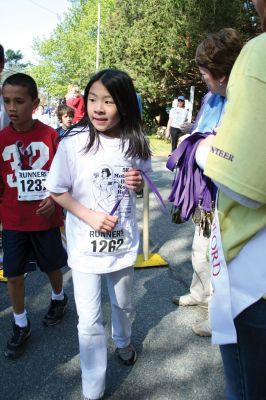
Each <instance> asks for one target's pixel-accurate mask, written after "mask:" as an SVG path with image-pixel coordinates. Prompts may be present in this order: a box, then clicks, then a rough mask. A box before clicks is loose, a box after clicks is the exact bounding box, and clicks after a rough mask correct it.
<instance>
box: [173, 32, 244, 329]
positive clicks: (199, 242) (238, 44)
mask: <svg viewBox="0 0 266 400" xmlns="http://www.w3.org/2000/svg"><path fill="white" fill-rule="evenodd" d="M241 48H242V40H241V37H240V35H239V34H238V32H237V31H235V30H234V29H231V28H225V29H221V30H220V31H219V32H215V33H212V34H209V35H208V36H207V37H206V38H205V39H204V40H203V41H202V43H200V44H199V46H198V47H197V50H196V57H195V60H196V63H197V65H198V67H199V71H200V74H201V76H202V79H203V81H204V82H205V83H206V85H207V87H208V89H209V93H208V94H207V95H206V97H205V99H204V101H203V106H202V110H200V112H199V116H197V117H196V121H195V124H194V126H193V131H192V134H193V133H195V132H201V133H208V134H211V133H214V131H215V130H216V129H217V126H219V124H220V122H221V120H222V116H223V112H224V107H225V104H226V88H227V83H228V79H229V75H230V72H231V69H232V67H233V65H234V62H235V60H236V58H237V57H238V55H239V53H240V51H241ZM185 137H186V136H185ZM181 138H182V137H181ZM185 140H186V139H185ZM194 162H196V161H194ZM213 201H215V199H213ZM203 233H204V232H203V229H201V228H200V227H199V226H195V234H194V238H193V244H192V257H191V261H192V267H193V276H192V282H191V285H190V289H189V293H187V294H185V295H183V296H178V295H175V296H173V298H172V301H173V303H174V304H176V305H179V306H184V307H186V306H199V307H203V308H208V305H209V301H210V296H211V271H210V264H209V262H208V260H207V256H206V255H207V250H208V245H209V238H208V237H205V236H204V234H203ZM192 330H193V332H194V333H195V334H197V335H199V336H211V326H210V321H209V319H206V320H204V321H202V322H199V323H197V324H195V325H193V327H192Z"/></svg>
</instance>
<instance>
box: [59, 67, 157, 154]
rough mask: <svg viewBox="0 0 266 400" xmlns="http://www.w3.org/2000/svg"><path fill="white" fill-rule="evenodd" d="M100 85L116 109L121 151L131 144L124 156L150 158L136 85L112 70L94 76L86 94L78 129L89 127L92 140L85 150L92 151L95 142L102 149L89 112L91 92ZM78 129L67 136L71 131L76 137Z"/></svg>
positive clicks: (126, 75)
mask: <svg viewBox="0 0 266 400" xmlns="http://www.w3.org/2000/svg"><path fill="white" fill-rule="evenodd" d="M97 81H100V82H101V83H102V84H103V85H104V86H105V88H106V89H107V90H108V92H109V93H110V95H111V96H112V98H113V99H114V102H115V105H116V107H117V110H118V113H119V116H120V126H121V132H122V135H121V143H122V150H124V147H125V143H126V141H127V140H128V141H129V146H128V149H127V150H126V153H125V156H127V157H139V158H141V159H147V158H149V157H150V156H151V151H150V148H149V146H148V143H147V140H146V138H145V136H144V133H143V130H142V122H141V114H140V109H139V104H138V99H137V94H136V90H135V88H134V85H133V81H132V79H131V78H130V76H129V75H128V74H127V73H126V72H123V71H120V70H118V69H112V68H110V69H105V70H102V71H99V72H98V73H96V74H95V75H93V76H92V78H91V79H90V81H89V83H88V84H87V86H86V88H85V91H84V102H85V116H84V117H83V118H82V120H81V121H79V122H78V123H77V124H76V125H75V126H84V127H85V126H89V130H90V136H89V141H88V144H87V145H86V147H85V149H84V151H85V153H87V152H88V151H90V149H92V148H93V146H94V144H95V142H96V145H97V147H96V148H98V146H99V134H98V132H97V130H96V129H95V128H94V126H93V124H92V123H91V121H90V119H89V117H88V111H87V102H88V96H89V91H90V88H91V86H92V85H93V84H94V83H95V82H97ZM75 126H74V127H73V128H72V129H71V130H70V131H69V132H68V133H67V134H66V136H68V134H69V133H70V132H71V131H73V134H75V133H78V132H74V130H75ZM70 134H71V133H70Z"/></svg>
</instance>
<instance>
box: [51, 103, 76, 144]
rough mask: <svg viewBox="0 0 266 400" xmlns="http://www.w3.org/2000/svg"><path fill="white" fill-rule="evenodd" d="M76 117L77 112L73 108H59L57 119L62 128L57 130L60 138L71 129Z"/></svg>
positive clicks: (64, 106)
mask: <svg viewBox="0 0 266 400" xmlns="http://www.w3.org/2000/svg"><path fill="white" fill-rule="evenodd" d="M74 115H75V110H74V109H73V108H72V107H69V106H67V105H62V106H59V107H58V109H57V118H58V120H59V122H60V124H61V126H60V127H59V128H57V129H56V130H57V132H58V135H59V136H63V135H64V133H65V132H66V131H67V130H68V129H69V128H70V127H71V125H72V124H73V119H74Z"/></svg>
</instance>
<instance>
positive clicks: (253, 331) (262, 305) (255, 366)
mask: <svg viewBox="0 0 266 400" xmlns="http://www.w3.org/2000/svg"><path fill="white" fill-rule="evenodd" d="M235 326H236V331H237V343H236V344H227V345H223V346H220V350H221V354H222V359H223V364H224V372H225V380H226V398H227V400H265V399H266V372H265V362H266V300H263V299H261V300H259V301H257V302H256V303H255V304H253V305H251V306H250V307H248V308H247V309H246V310H244V311H243V312H242V313H241V314H240V315H239V316H238V317H236V319H235Z"/></svg>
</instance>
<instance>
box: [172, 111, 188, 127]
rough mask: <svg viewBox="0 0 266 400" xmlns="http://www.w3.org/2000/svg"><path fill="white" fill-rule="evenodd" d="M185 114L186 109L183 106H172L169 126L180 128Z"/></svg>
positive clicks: (186, 112) (186, 113) (184, 119)
mask: <svg viewBox="0 0 266 400" xmlns="http://www.w3.org/2000/svg"><path fill="white" fill-rule="evenodd" d="M187 115H188V111H187V110H186V109H185V108H181V107H173V108H172V109H171V110H170V114H169V118H172V122H171V127H172V128H179V129H180V128H181V126H182V125H183V123H184V122H185V121H186V120H187Z"/></svg>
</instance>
